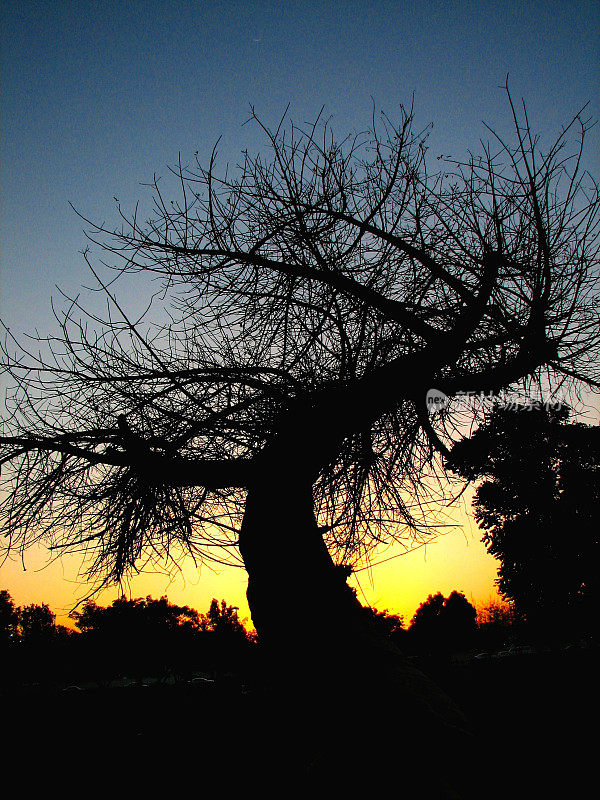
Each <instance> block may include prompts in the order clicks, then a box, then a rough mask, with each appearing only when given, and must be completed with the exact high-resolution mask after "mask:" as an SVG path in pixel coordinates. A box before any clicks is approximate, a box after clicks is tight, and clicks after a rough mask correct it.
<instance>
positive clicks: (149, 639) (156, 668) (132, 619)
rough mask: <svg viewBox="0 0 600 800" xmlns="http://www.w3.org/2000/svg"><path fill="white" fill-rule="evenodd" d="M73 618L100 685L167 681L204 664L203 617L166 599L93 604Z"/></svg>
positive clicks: (75, 614)
mask: <svg viewBox="0 0 600 800" xmlns="http://www.w3.org/2000/svg"><path fill="white" fill-rule="evenodd" d="M71 616H72V618H73V619H74V621H75V624H76V626H77V628H78V629H79V630H80V631H82V633H83V634H85V635H86V637H87V643H88V644H89V647H90V651H89V653H88V658H89V660H90V661H92V662H94V664H95V672H96V677H98V678H100V679H101V680H111V679H114V678H116V677H117V676H118V675H123V674H125V675H136V676H137V677H138V679H141V678H142V677H143V676H144V675H155V676H158V677H166V676H167V675H168V674H173V673H174V671H176V670H181V669H183V670H184V671H185V672H188V671H189V666H190V663H191V662H193V661H194V660H201V656H202V653H201V649H202V648H201V644H200V642H199V639H198V637H197V636H194V634H198V633H199V631H200V630H201V620H200V615H199V613H198V612H197V611H196V610H195V609H193V608H190V607H189V606H177V605H174V604H172V603H170V602H169V601H168V600H167V598H166V597H161V598H160V599H158V600H155V599H153V598H152V597H150V596H147V597H146V598H136V599H131V600H128V599H127V598H125V597H120V598H118V599H116V600H114V601H113V602H112V604H111V605H110V606H108V607H102V606H99V605H97V604H96V603H95V602H94V601H88V602H87V603H86V604H85V605H84V606H83V608H82V609H81V611H74V612H72V614H71Z"/></svg>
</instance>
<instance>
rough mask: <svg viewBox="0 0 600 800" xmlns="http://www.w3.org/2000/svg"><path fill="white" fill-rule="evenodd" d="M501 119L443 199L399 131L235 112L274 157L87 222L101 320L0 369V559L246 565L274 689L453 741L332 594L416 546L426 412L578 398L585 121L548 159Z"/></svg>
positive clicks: (584, 266)
mask: <svg viewBox="0 0 600 800" xmlns="http://www.w3.org/2000/svg"><path fill="white" fill-rule="evenodd" d="M506 94H507V100H508V111H509V115H510V117H511V118H512V130H513V135H512V140H509V139H508V138H502V137H500V136H498V135H496V134H495V133H493V132H491V131H490V132H489V135H490V141H489V142H488V143H483V144H482V146H481V149H480V153H479V154H478V155H477V154H475V155H469V156H468V157H467V158H466V159H465V160H464V161H452V160H446V161H445V162H443V163H444V170H445V171H444V172H443V173H439V172H438V173H434V172H432V171H431V169H429V168H428V160H429V155H428V147H427V133H428V131H427V130H419V129H418V128H416V126H415V125H414V124H413V114H412V109H411V110H406V109H401V110H400V113H399V120H398V122H397V123H395V122H392V121H391V120H390V119H389V118H388V117H387V116H385V115H382V116H381V117H376V116H375V115H373V118H372V124H371V126H370V128H369V130H367V131H365V132H364V133H359V134H356V135H354V136H351V137H348V138H346V139H343V140H341V141H340V140H337V139H336V138H335V137H334V135H333V133H332V130H331V126H330V123H329V122H328V121H327V120H326V119H324V118H322V117H321V116H320V117H319V118H318V119H317V120H316V121H315V123H314V124H312V125H311V124H309V125H302V126H298V125H294V124H293V123H289V122H287V120H286V119H282V120H281V122H280V123H279V124H278V125H277V126H275V128H274V129H270V128H269V127H267V126H266V125H264V124H263V123H262V122H261V121H260V120H259V119H258V117H257V116H256V115H255V113H254V111H253V112H252V122H253V123H254V124H255V125H257V126H258V129H259V131H260V132H261V133H262V135H263V136H264V139H265V142H266V146H267V147H268V148H269V150H270V156H259V155H257V156H252V155H251V154H250V153H248V152H247V151H244V152H243V155H242V157H241V160H240V163H239V165H238V167H237V168H234V169H229V170H223V171H219V169H218V168H217V160H218V159H217V150H216V148H215V151H214V153H213V157H212V158H211V160H210V163H209V164H208V166H206V167H204V166H202V165H201V164H199V163H195V164H194V163H192V164H184V163H183V162H181V161H180V163H179V165H178V167H177V168H176V169H175V186H176V187H177V189H176V190H175V191H177V192H178V193H179V194H178V197H177V199H176V200H175V199H174V200H170V199H169V198H168V197H167V195H168V193H169V191H170V189H169V187H167V186H166V185H165V184H164V182H160V181H159V179H158V178H156V179H155V180H154V182H153V186H152V187H151V195H152V196H151V201H152V203H153V211H151V212H150V215H149V216H148V215H145V214H144V213H142V211H141V210H140V211H139V212H138V209H137V207H136V209H135V210H134V211H133V212H132V213H131V214H129V215H128V214H126V213H125V211H124V210H123V209H121V208H120V207H118V213H119V215H120V218H121V219H120V222H119V225H118V227H115V228H112V227H110V226H107V225H103V224H100V225H98V224H96V225H94V224H93V223H91V222H89V223H88V224H89V225H90V226H91V230H90V232H89V237H90V240H91V247H92V249H91V250H89V251H87V252H86V253H85V259H86V262H87V264H88V265H89V268H90V274H91V276H92V280H93V281H94V282H95V288H96V290H98V291H99V292H102V293H103V294H104V298H105V300H106V303H107V310H106V313H104V312H102V311H101V310H99V309H98V305H97V304H95V305H94V307H93V308H91V309H90V310H89V311H86V310H85V308H84V305H83V302H84V301H83V300H82V299H80V298H79V297H77V298H72V299H71V300H70V302H68V303H67V305H66V308H65V310H64V311H62V312H57V320H58V326H59V328H58V333H57V335H56V336H50V337H48V338H41V339H39V341H37V342H34V344H31V340H25V341H23V342H20V341H17V339H16V338H15V336H14V333H13V332H12V331H9V332H8V334H7V339H6V342H5V345H4V353H3V360H4V368H5V372H6V374H7V379H8V380H9V382H11V388H10V393H9V398H8V400H9V404H8V411H7V414H6V417H5V424H4V427H3V432H2V438H1V439H0V448H1V450H0V459H1V461H2V464H3V473H2V476H3V482H4V487H3V511H4V514H3V526H4V530H5V531H6V533H7V534H8V537H9V539H8V541H9V543H10V545H9V546H10V547H16V548H24V547H26V546H27V545H28V544H29V543H31V542H34V541H39V540H40V539H44V538H46V539H47V538H50V539H51V542H52V546H53V547H55V548H59V549H61V550H65V551H68V550H69V549H71V550H76V551H79V552H81V551H82V550H85V551H87V555H88V556H89V558H90V562H89V563H90V564H91V574H92V575H95V576H96V577H97V578H98V579H99V580H106V581H114V580H117V581H118V580H120V579H121V578H122V576H123V575H124V574H125V573H127V572H129V571H131V570H134V569H136V567H137V568H139V566H140V565H141V564H142V563H145V564H147V563H148V561H150V562H152V561H153V560H156V559H159V560H161V562H162V560H163V559H166V560H168V561H169V562H170V561H171V560H172V559H173V556H174V553H176V552H177V551H178V550H181V549H183V550H188V551H189V552H191V553H192V554H193V555H194V557H195V558H196V559H198V560H205V561H211V560H212V561H214V560H221V561H223V560H226V561H234V562H236V563H239V559H240V558H241V560H242V562H243V565H244V567H245V569H246V570H247V572H248V602H249V605H250V609H251V613H252V619H253V622H254V625H255V627H256V630H257V632H258V635H259V638H260V640H261V642H262V645H263V647H264V648H267V649H269V650H270V651H271V652H272V653H273V655H274V657H275V656H276V657H277V659H278V669H277V671H278V672H279V673H280V674H281V675H282V676H283V675H287V674H288V673H290V672H293V673H295V674H296V675H297V676H298V681H297V682H298V684H299V685H302V686H306V685H308V684H312V685H313V686H315V684H316V685H320V686H321V687H329V686H330V685H331V683H332V682H335V683H336V684H337V685H338V687H339V691H338V693H337V696H338V697H339V698H340V703H341V698H343V697H349V696H357V694H358V695H361V694H364V693H365V692H367V691H368V690H369V689H370V687H371V686H372V685H373V681H374V680H375V678H377V680H379V681H380V682H381V684H382V685H383V684H386V686H387V689H388V693H390V692H391V693H392V695H393V696H394V697H395V698H396V700H395V702H397V703H398V704H399V706H400V707H401V708H402V709H403V710H399V714H400V715H401V716H402V714H404V713H405V711H406V709H407V708H408V707H411V708H413V707H414V705H415V704H416V705H417V706H419V707H420V709H421V713H422V714H423V718H424V719H425V718H426V719H428V720H430V723H431V724H432V725H433V726H434V727H436V726H437V724H438V722H439V721H441V720H443V723H440V724H442V725H443V726H447V725H451V726H452V725H454V724H462V722H459V720H461V717H460V714H458V712H457V710H456V709H455V707H454V705H453V704H452V703H451V702H450V701H449V700H448V698H447V697H445V696H444V695H443V694H442V693H441V692H439V691H438V690H437V688H436V687H435V686H433V685H431V684H430V685H429V688H427V689H426V688H425V687H426V685H427V681H426V680H425V678H424V676H422V675H421V674H420V673H418V672H417V671H415V670H413V669H412V668H410V665H408V664H406V663H405V662H404V661H403V659H402V657H401V655H400V654H399V652H398V651H397V650H396V649H395V648H394V647H393V643H391V642H390V641H389V639H385V638H383V639H382V638H381V636H380V635H379V633H378V632H377V630H376V629H375V627H374V626H373V625H372V624H370V623H371V622H372V620H370V619H369V616H368V614H366V613H365V612H364V609H362V608H361V606H360V604H359V602H358V600H357V597H356V595H355V594H354V593H353V592H352V591H351V589H350V587H348V585H347V583H346V577H347V574H348V573H347V571H346V567H347V566H352V565H354V564H356V563H358V562H359V561H361V560H362V561H363V562H364V561H365V560H368V557H369V554H370V553H371V552H372V550H373V548H375V547H377V546H378V545H379V544H380V543H381V541H382V540H384V541H388V542H390V541H393V540H394V539H401V540H406V539H410V538H411V537H412V538H413V540H414V539H415V538H417V539H418V538H419V537H424V536H426V535H427V533H428V531H429V527H428V523H430V522H431V517H430V516H428V515H427V514H424V515H421V514H420V513H419V511H418V509H423V508H426V507H430V506H428V505H427V504H425V505H424V504H423V503H420V502H419V501H420V500H422V499H424V498H427V500H428V503H429V502H430V500H431V491H432V486H434V485H436V484H435V483H434V482H432V481H431V480H429V478H431V477H432V473H433V474H434V475H435V474H436V473H437V475H438V477H439V476H440V473H441V472H442V465H441V463H440V453H446V451H447V449H448V447H449V446H450V445H451V442H452V436H453V432H454V431H455V429H456V428H455V426H456V425H457V424H458V422H459V421H460V419H461V417H460V414H461V413H462V408H461V409H459V408H458V407H457V404H453V403H452V402H451V401H448V402H446V401H444V402H442V403H441V404H440V403H438V404H437V406H436V405H434V406H433V409H429V411H431V410H433V412H434V413H428V408H427V406H426V397H427V394H428V392H429V391H430V390H432V389H434V390H436V391H437V393H436V395H435V396H436V397H438V399H439V398H440V394H439V393H440V392H441V393H443V395H445V396H446V397H447V398H452V397H453V396H454V395H456V394H457V393H459V392H461V391H463V392H464V391H472V392H487V391H492V390H498V389H500V388H502V387H508V386H512V385H514V384H515V383H518V382H521V384H523V385H525V386H527V385H528V382H529V381H530V380H531V379H532V378H535V377H536V376H539V375H540V373H541V371H542V370H543V371H544V374H545V375H546V376H547V377H548V380H550V382H551V383H552V382H561V381H564V380H569V381H573V382H574V384H575V385H580V384H581V383H582V382H583V383H584V384H585V383H586V382H587V383H593V384H597V383H598V374H597V365H596V364H595V363H594V362H593V361H592V360H591V359H590V358H588V354H589V353H592V352H594V349H595V348H597V346H598V343H599V340H600V332H599V330H598V325H597V317H596V316H595V312H594V307H593V300H594V297H595V292H596V291H597V265H598V251H597V239H598V229H599V220H598V210H599V207H600V206H599V202H598V190H597V187H596V185H595V184H594V182H593V181H592V180H591V179H589V178H588V176H586V175H583V174H581V173H580V164H581V158H580V156H581V153H582V148H583V144H584V140H585V135H586V132H587V130H588V128H589V122H588V121H587V120H586V119H585V117H584V115H583V113H579V114H577V115H576V116H575V117H574V118H573V120H572V121H571V122H570V124H568V125H567V126H565V128H564V129H563V130H562V131H561V133H560V134H559V136H558V137H557V139H556V140H555V141H554V142H553V143H550V144H549V145H548V146H547V147H546V148H545V149H544V151H543V153H541V152H540V145H539V141H538V139H537V138H536V136H535V134H534V133H533V131H532V130H531V128H530V126H529V121H528V117H527V114H526V112H525V110H524V109H523V111H521V112H518V111H517V108H516V107H515V104H514V103H513V100H512V97H511V95H510V92H509V91H508V88H507V89H506ZM573 134H574V135H575V143H574V144H573V145H572V144H570V142H572V141H573V139H572V138H571V137H572V135H573ZM97 255H99V260H98V261H95V260H94V259H95V258H96V256H97ZM145 279H148V280H149V283H147V284H146V283H144V280H145ZM132 280H137V281H140V283H139V290H138V295H143V294H144V289H147V290H148V292H149V293H150V294H151V295H152V299H151V302H150V304H149V306H148V309H147V312H146V313H145V314H144V315H142V316H141V317H140V315H139V312H131V313H130V312H128V311H127V309H126V307H125V305H124V303H123V302H122V301H120V300H119V299H118V297H117V295H116V291H117V290H118V287H119V285H123V284H126V285H127V286H129V285H130V281H132ZM95 296H97V295H95ZM441 399H442V400H443V397H442V398H441ZM457 414H459V416H458V417H457ZM437 485H438V486H443V483H439V482H438V483H437ZM82 531H83V532H85V533H83V534H82ZM324 610H327V613H324ZM290 618H292V619H298V620H304V626H303V646H302V647H301V648H299V647H298V641H297V634H296V631H295V630H290V626H289V624H288V620H289V619H290ZM332 619H333V620H335V625H332V622H331V621H332ZM382 662H383V664H384V665H385V666H382ZM392 663H393V664H395V665H396V667H395V669H392V668H391V667H390V665H391V664H392ZM383 674H385V680H383V678H382V675H383ZM309 676H311V677H310V678H309ZM309 694H310V693H309ZM313 694H315V693H313ZM316 694H318V692H317V693H316ZM408 698H412V699H408ZM318 702H320V701H317V705H318ZM318 707H319V708H324V707H326V706H325V705H324V704H321V705H320V706H319V705H318ZM381 707H383V706H381ZM374 709H375V707H373V710H374ZM432 709H434V716H433V717H432V716H431V710H432ZM338 711H339V713H340V715H343V714H345V709H340V708H338ZM416 716H418V714H416ZM436 716H437V720H438V721H436V719H435V717H436ZM334 717H335V713H334ZM340 718H341V717H340ZM308 724H309V725H310V724H311V723H310V721H309V722H308ZM365 724H373V723H372V722H369V721H365ZM313 726H314V724H313ZM351 727H352V726H350V725H349V726H347V730H349V729H350V728H351ZM408 729H411V725H407V730H408ZM452 730H454V728H452ZM434 738H435V737H434ZM348 752H349V751H348Z"/></svg>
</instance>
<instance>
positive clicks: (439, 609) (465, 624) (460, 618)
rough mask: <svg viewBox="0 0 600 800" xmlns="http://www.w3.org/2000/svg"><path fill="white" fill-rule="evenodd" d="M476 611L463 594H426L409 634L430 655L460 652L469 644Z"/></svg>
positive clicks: (473, 628) (412, 621)
mask: <svg viewBox="0 0 600 800" xmlns="http://www.w3.org/2000/svg"><path fill="white" fill-rule="evenodd" d="M476 620H477V611H476V610H475V608H474V606H472V605H471V603H469V601H468V600H467V598H466V597H465V596H464V594H462V592H457V591H453V592H451V593H450V595H449V596H448V597H444V595H443V594H442V593H441V592H437V593H436V594H433V595H431V594H430V595H429V596H428V597H427V599H426V600H424V601H423V602H422V603H421V605H420V606H419V607H418V608H417V610H416V611H415V613H414V615H413V618H412V620H411V622H410V628H409V632H410V635H411V638H412V640H413V641H414V642H415V643H416V644H417V646H418V647H419V648H421V649H424V650H429V651H432V652H441V651H451V650H460V649H462V648H464V647H466V646H468V645H469V644H471V642H472V640H473V637H474V634H475V631H476V628H477V622H476Z"/></svg>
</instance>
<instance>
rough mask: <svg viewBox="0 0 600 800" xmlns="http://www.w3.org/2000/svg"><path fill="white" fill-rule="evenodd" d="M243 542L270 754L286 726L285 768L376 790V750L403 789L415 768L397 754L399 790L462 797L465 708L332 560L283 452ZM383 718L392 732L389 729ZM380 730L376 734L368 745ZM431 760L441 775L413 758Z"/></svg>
mask: <svg viewBox="0 0 600 800" xmlns="http://www.w3.org/2000/svg"><path fill="white" fill-rule="evenodd" d="M240 550H241V553H242V556H243V558H244V562H245V565H246V568H247V570H248V593H247V595H248V603H249V606H250V610H251V613H252V619H253V622H254V625H255V627H256V630H257V632H258V636H259V642H260V645H261V647H262V649H263V652H264V655H265V662H266V664H268V665H269V668H270V670H271V672H270V678H271V684H272V687H273V699H274V701H275V702H274V708H275V709H276V711H275V714H276V720H275V721H273V725H274V726H275V725H277V724H278V725H279V728H280V730H279V731H278V733H277V735H276V737H275V741H274V742H271V743H270V744H265V753H264V756H265V757H266V758H267V759H269V753H268V748H269V747H274V750H273V752H274V753H275V752H277V753H279V755H278V756H273V757H274V758H279V759H281V758H282V754H281V750H280V746H281V740H280V739H279V737H280V736H283V737H284V739H283V741H286V742H290V741H292V742H293V745H292V744H290V747H289V748H288V747H287V746H286V748H285V750H286V753H288V754H289V753H293V754H294V757H293V758H292V763H289V760H288V759H287V758H283V763H284V764H287V768H288V769H293V770H296V771H300V773H303V774H304V777H306V778H307V779H308V780H309V781H310V780H311V779H312V780H318V781H319V783H320V782H322V781H325V782H327V781H330V782H332V783H333V784H334V785H335V786H336V788H338V789H339V788H340V786H343V785H344V782H345V781H348V785H347V787H346V788H355V787H356V785H357V782H358V783H360V782H361V779H364V785H365V787H369V788H371V789H372V788H373V786H374V785H375V784H374V781H375V779H376V778H377V777H379V778H380V779H382V780H384V781H385V780H386V779H387V778H389V777H390V775H389V774H388V775H386V773H385V772H378V770H380V769H381V767H380V766H378V762H379V759H383V762H382V763H383V764H384V765H385V766H386V767H387V768H388V769H391V770H393V774H394V775H395V779H397V780H398V782H399V786H403V785H404V786H405V788H406V783H407V781H408V780H409V778H408V776H407V775H405V776H404V777H403V778H402V780H399V776H398V773H397V771H396V770H397V767H398V766H399V765H398V764H397V763H396V762H397V761H398V759H399V758H400V759H401V762H405V760H406V759H408V760H409V762H410V763H411V764H412V771H413V772H412V775H413V777H415V778H416V781H415V783H414V786H413V788H412V789H410V790H408V789H407V791H408V792H409V793H408V794H405V795H404V796H406V797H407V798H417V797H424V798H425V797H440V798H450V797H460V796H462V795H460V794H453V793H452V791H451V790H450V789H449V788H448V784H449V783H456V780H450V781H449V782H448V780H446V777H447V774H449V772H450V771H451V770H453V769H454V767H455V766H456V765H457V763H458V761H457V759H458V752H457V748H458V749H459V750H462V748H463V747H464V745H465V742H466V741H467V740H468V734H467V732H466V730H467V725H466V722H465V719H464V717H463V715H462V714H461V712H460V711H459V709H458V708H457V707H456V706H455V704H454V703H453V701H452V700H451V699H450V698H449V697H447V696H446V695H445V694H444V693H443V692H442V691H441V690H440V689H439V688H438V687H437V685H435V684H434V683H433V681H431V680H430V679H429V678H427V677H426V676H425V675H423V674H422V673H421V672H420V671H419V670H417V669H416V668H414V667H413V666H412V665H411V664H410V663H409V662H407V660H406V659H405V658H404V657H403V655H402V653H401V652H400V651H399V650H398V648H397V647H396V646H395V645H394V644H393V643H392V642H391V641H390V640H389V639H387V638H385V637H384V636H383V635H381V634H380V633H379V632H378V631H377V630H376V629H375V626H374V625H373V622H372V619H371V616H370V615H369V613H368V612H366V611H365V610H364V609H363V608H362V606H361V605H360V603H359V601H358V599H357V597H356V594H355V592H354V590H352V589H351V588H350V587H349V586H348V585H347V583H346V574H345V572H344V571H343V570H342V569H340V568H339V567H336V566H335V565H334V563H333V561H332V559H331V556H330V554H329V552H328V550H327V547H326V546H325V543H324V541H323V538H322V535H321V533H320V531H319V529H318V526H317V522H316V520H315V516H314V511H313V499H312V488H311V486H310V485H309V484H308V483H307V482H306V481H305V482H304V483H303V482H302V480H301V476H300V475H299V472H298V470H297V469H296V468H295V467H294V466H293V465H292V466H290V467H289V468H287V469H286V468H285V465H282V463H281V462H279V463H278V464H277V465H276V466H273V467H272V468H270V469H264V471H262V472H261V474H260V475H257V476H256V479H255V481H254V482H253V485H252V487H251V488H250V489H249V492H248V497H247V504H246V511H245V516H244V520H243V524H242V528H241V532H240ZM272 710H273V709H272ZM388 726H393V728H392V729H393V730H394V734H393V735H390V734H389V733H386V732H385V729H386V727H388ZM273 730H275V728H273ZM293 732H295V733H294V734H293ZM292 734H293V735H292ZM373 735H375V736H376V737H377V744H376V746H375V750H374V752H370V748H371V747H372V745H371V744H370V743H369V742H368V741H367V740H368V739H369V737H371V736H373ZM290 736H291V737H292V739H291V740H290V739H289V737H290ZM285 737H288V738H285ZM362 737H366V738H365V740H364V741H361V738H362ZM432 748H435V750H434V752H433V753H432ZM440 751H441V752H440ZM390 759H392V761H390ZM431 759H435V763H436V765H437V766H438V767H439V768H440V770H441V772H442V774H443V775H444V777H443V778H442V779H441V780H438V779H437V778H436V779H435V780H433V784H432V782H431V780H429V779H427V780H426V779H425V778H423V776H422V775H420V773H419V770H418V767H417V766H416V764H417V762H418V761H419V760H422V761H423V764H422V766H423V769H424V770H425V771H426V772H425V774H428V775H430V774H431V764H430V760H431ZM460 759H461V760H462V755H461V756H460ZM386 762H387V763H386ZM442 762H443V764H442ZM359 765H360V766H361V769H360V770H357V767H358V766H359ZM363 768H364V769H363ZM422 783H426V784H427V786H424V785H422ZM412 785H413V784H412V783H411V786H412ZM381 788H383V784H382V787H381ZM411 791H412V792H417V793H412V794H411V793H410V792H411Z"/></svg>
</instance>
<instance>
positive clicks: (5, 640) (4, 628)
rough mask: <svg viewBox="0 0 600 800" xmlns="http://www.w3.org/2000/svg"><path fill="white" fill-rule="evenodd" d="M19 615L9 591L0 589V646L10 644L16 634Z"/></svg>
mask: <svg viewBox="0 0 600 800" xmlns="http://www.w3.org/2000/svg"><path fill="white" fill-rule="evenodd" d="M18 622H19V615H18V612H17V608H16V606H15V604H14V601H13V599H12V597H11V596H10V592H8V590H7V589H0V647H2V646H5V645H8V644H10V643H11V642H13V641H14V639H15V637H16V636H17V635H18V631H17V625H18Z"/></svg>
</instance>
